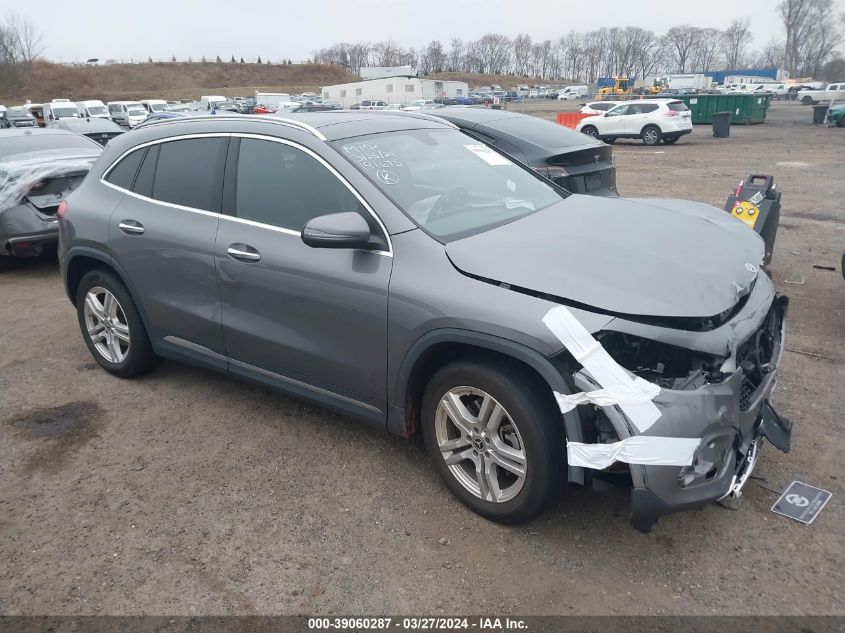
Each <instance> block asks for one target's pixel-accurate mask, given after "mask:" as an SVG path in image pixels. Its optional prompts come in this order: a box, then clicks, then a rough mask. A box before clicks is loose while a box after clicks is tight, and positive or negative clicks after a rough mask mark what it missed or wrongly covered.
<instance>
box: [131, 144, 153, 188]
mask: <svg viewBox="0 0 845 633" xmlns="http://www.w3.org/2000/svg"><path fill="white" fill-rule="evenodd" d="M159 147H160V146H159V145H153V146H151V147H150V148H149V149H148V150H147V156H146V157H145V158H144V162H143V163H141V169H139V170H138V176H137V177H136V178H135V186H134V187H133V188H132V191H134V192H135V193H138V194H141V195H142V196H147V197H148V198H152V197H153V178H155V174H156V161H158V150H159Z"/></svg>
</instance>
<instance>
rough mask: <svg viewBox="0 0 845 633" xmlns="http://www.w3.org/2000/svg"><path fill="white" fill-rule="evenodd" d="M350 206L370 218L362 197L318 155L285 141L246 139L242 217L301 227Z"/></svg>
mask: <svg viewBox="0 0 845 633" xmlns="http://www.w3.org/2000/svg"><path fill="white" fill-rule="evenodd" d="M346 211H353V212H356V213H360V214H361V215H364V217H366V215H365V214H364V209H363V208H362V206H361V203H360V202H359V201H358V198H356V197H355V196H354V195H353V193H352V192H351V191H350V190H349V189H348V188H347V187H346V185H344V184H343V183H342V182H341V181H340V180H338V178H337V177H336V176H335V175H334V174H333V173H331V172H330V171H329V170H328V169H326V167H325V166H324V165H323V164H322V163H320V161H318V160H317V159H315V158H314V157H313V156H311V155H309V154H307V153H306V152H304V151H302V150H300V149H297V148H295V147H291V146H290V145H285V144H283V143H276V142H273V141H265V140H259V139H251V138H243V139H241V141H240V151H239V153H238V172H237V180H236V185H235V215H236V216H237V217H239V218H244V219H246V220H252V221H254V222H261V223H262V224H269V225H272V226H277V227H279V228H283V229H288V230H291V231H297V232H301V231H302V229H303V227H304V226H305V224H306V223H307V222H308V221H309V220H312V219H314V218H316V217H319V216H321V215H327V214H330V213H344V212H346Z"/></svg>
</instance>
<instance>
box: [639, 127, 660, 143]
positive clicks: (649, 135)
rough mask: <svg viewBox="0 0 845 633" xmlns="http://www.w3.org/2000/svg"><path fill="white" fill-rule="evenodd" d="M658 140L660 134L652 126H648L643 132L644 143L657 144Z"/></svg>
mask: <svg viewBox="0 0 845 633" xmlns="http://www.w3.org/2000/svg"><path fill="white" fill-rule="evenodd" d="M659 140H660V135H659V134H658V132H657V130H655V129H653V128H649V129H648V130H646V131H645V134H643V141H645V144H646V145H657V141H659Z"/></svg>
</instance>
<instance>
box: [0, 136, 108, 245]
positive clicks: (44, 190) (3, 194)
mask: <svg viewBox="0 0 845 633" xmlns="http://www.w3.org/2000/svg"><path fill="white" fill-rule="evenodd" d="M96 158H97V154H90V155H86V154H81V155H73V156H62V155H59V156H57V155H55V154H53V153H50V152H43V153H33V154H29V155H19V156H12V157H6V158H5V159H4V160H3V161H2V162H0V256H12V257H34V256H38V255H40V254H41V253H42V252H43V250H44V249H45V248H46V247H48V246H50V245H53V244H55V243H56V242H57V241H58V218H57V211H58V208H59V205H60V204H61V203H62V202H63V201H64V200H65V198H66V197H67V196H68V195H70V193H71V192H72V191H74V190H75V189H76V188H77V187H78V186H79V185H80V184H81V183H82V180H83V179H84V178H85V176H86V174H87V173H88V170H89V169H90V168H91V165H92V164H93V163H94V161H95V160H96Z"/></svg>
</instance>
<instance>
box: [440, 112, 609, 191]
mask: <svg viewBox="0 0 845 633" xmlns="http://www.w3.org/2000/svg"><path fill="white" fill-rule="evenodd" d="M426 114H430V115H431V116H436V117H439V118H441V119H445V120H447V121H449V122H450V123H453V124H455V125H457V126H458V127H459V128H460V129H461V131H463V132H464V133H465V134H469V135H470V136H472V137H474V138H477V139H478V140H479V141H483V142H484V143H486V144H488V145H491V146H493V147H495V148H497V149H499V150H501V151H502V152H504V153H505V154H507V155H508V156H510V157H511V158H513V159H514V160H517V161H519V162H521V163H524V164H525V165H528V166H529V167H531V168H532V169H534V171H536V172H538V173H540V174H542V175H543V176H546V177H547V178H549V179H550V180H552V181H553V182H554V183H555V184H557V185H560V186H561V187H563V188H564V189H566V190H567V191H571V192H572V193H584V194H590V195H596V196H616V195H619V194H618V193H617V191H616V167H615V166H614V162H613V150H612V149H611V148H610V146H608V145H605V144H604V143H602V142H600V141H594V140H590V139H588V140H587V141H585V140H584V138H583V137H584V135H583V134H579V133H578V132H575V131H574V130H570V129H569V128H566V127H563V126H562V125H558V124H556V123H552V122H551V121H546V120H545V119H539V118H537V117H533V116H529V115H526V114H517V113H515V112H506V111H504V110H492V109H488V108H477V107H454V108H440V109H438V110H431V111H430V112H426Z"/></svg>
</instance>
